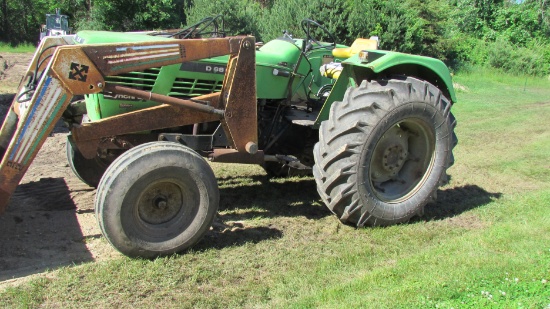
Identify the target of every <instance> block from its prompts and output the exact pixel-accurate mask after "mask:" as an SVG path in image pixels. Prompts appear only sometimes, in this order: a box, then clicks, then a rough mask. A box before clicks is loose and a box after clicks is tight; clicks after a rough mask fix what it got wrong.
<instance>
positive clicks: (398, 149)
mask: <svg viewBox="0 0 550 309" xmlns="http://www.w3.org/2000/svg"><path fill="white" fill-rule="evenodd" d="M406 158H407V151H406V150H405V148H404V147H403V146H402V145H401V144H394V145H391V146H389V147H388V148H386V150H384V157H383V159H382V164H383V167H384V169H385V170H386V171H388V172H390V173H392V174H396V173H397V172H398V171H399V170H401V168H402V167H403V164H404V163H405V159H406Z"/></svg>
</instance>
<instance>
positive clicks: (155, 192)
mask: <svg viewBox="0 0 550 309" xmlns="http://www.w3.org/2000/svg"><path fill="white" fill-rule="evenodd" d="M183 204H184V203H183V193H182V189H181V188H180V187H179V186H178V185H176V184H174V183H172V182H160V183H155V184H152V185H151V186H149V187H148V188H146V189H145V190H144V192H143V194H142V195H141V197H140V198H139V202H138V209H137V210H138V215H139V217H140V218H141V220H143V221H144V222H146V223H149V224H162V223H166V222H169V221H170V220H172V219H173V218H175V217H176V216H177V215H178V213H179V212H180V211H181V209H182V207H183Z"/></svg>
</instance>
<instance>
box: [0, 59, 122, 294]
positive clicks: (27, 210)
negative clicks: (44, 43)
mask: <svg viewBox="0 0 550 309" xmlns="http://www.w3.org/2000/svg"><path fill="white" fill-rule="evenodd" d="M1 56H2V58H1V59H0V68H2V69H3V70H2V74H1V76H0V79H1V84H2V86H1V89H0V120H3V119H4V116H5V114H6V112H7V110H8V109H9V106H10V105H11V101H12V100H13V97H14V92H15V91H16V87H17V85H18V84H19V81H20V79H21V77H22V76H23V74H24V73H25V72H26V67H27V65H28V63H29V62H30V59H31V57H32V54H9V53H4V54H2V55H1ZM2 62H4V64H2ZM6 63H7V64H6ZM67 134H68V131H67V129H65V128H63V127H61V126H60V125H58V126H57V127H56V128H55V129H54V132H53V134H52V135H51V136H50V137H49V138H48V139H47V140H46V142H45V144H44V146H43V147H42V148H41V150H40V152H39V153H38V156H37V157H36V159H35V160H34V162H33V163H32V165H31V166H30V168H29V170H28V171H27V173H26V175H25V177H24V178H23V180H22V181H21V183H20V185H19V186H18V188H17V190H16V191H15V193H14V195H13V196H12V198H11V200H10V202H9V204H8V208H7V211H6V213H5V214H4V215H2V216H0V289H1V288H4V287H6V286H11V285H14V284H17V283H18V282H20V281H22V280H25V279H24V277H25V276H29V275H32V274H38V273H41V272H44V271H45V270H48V269H55V268H57V267H60V266H66V265H73V264H79V263H84V262H89V261H96V260H102V259H108V258H111V257H113V256H118V255H119V254H118V253H117V252H116V251H115V250H114V249H113V248H112V247H111V246H109V245H108V244H107V242H106V241H105V240H103V239H102V238H100V235H101V233H100V230H99V227H98V225H97V222H96V219H95V216H94V205H93V201H94V197H95V189H94V188H91V187H88V186H87V185H85V184H83V183H82V182H81V181H80V180H79V179H78V178H77V177H76V176H75V175H74V174H73V173H72V171H71V169H70V167H69V165H68V163H67V159H66V155H65V141H66V136H67Z"/></svg>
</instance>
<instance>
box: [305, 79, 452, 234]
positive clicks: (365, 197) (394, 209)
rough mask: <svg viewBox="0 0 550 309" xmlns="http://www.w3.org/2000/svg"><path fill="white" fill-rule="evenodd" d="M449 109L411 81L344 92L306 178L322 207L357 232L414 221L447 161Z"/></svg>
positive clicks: (430, 89) (432, 91) (435, 92)
mask: <svg viewBox="0 0 550 309" xmlns="http://www.w3.org/2000/svg"><path fill="white" fill-rule="evenodd" d="M450 109H451V102H450V101H449V100H448V99H447V98H446V97H445V96H444V95H443V94H442V92H441V91H440V90H439V89H437V88H436V87H435V86H433V85H432V84H430V83H428V82H425V81H421V80H419V79H416V78H411V77H408V78H405V77H403V78H395V79H389V80H374V81H370V82H367V81H364V82H363V83H362V84H361V85H360V86H359V87H357V88H349V89H348V91H347V92H346V94H345V96H344V100H343V101H342V102H335V103H334V104H333V105H332V107H331V110H330V116H329V119H328V120H327V121H324V122H323V123H322V124H321V127H320V130H319V135H320V136H319V142H318V143H317V144H316V145H315V148H314V158H315V166H314V168H313V174H314V176H315V180H316V183H317V190H318V192H319V194H320V195H321V197H322V199H323V201H324V202H325V204H326V205H327V206H328V208H329V209H330V210H331V211H332V212H333V213H335V214H336V215H337V216H338V217H339V218H340V220H341V221H342V222H344V223H347V224H352V225H355V226H357V227H362V226H365V225H370V226H379V225H382V226H384V225H391V224H396V223H400V222H406V221H408V220H409V219H410V218H411V217H412V216H414V215H415V214H418V215H421V214H422V213H423V210H424V207H425V205H426V204H427V203H428V202H430V201H432V200H434V199H435V196H436V192H437V188H438V187H439V186H440V185H441V184H443V183H445V182H446V180H447V174H446V170H447V168H448V167H450V166H451V165H452V164H453V162H454V159H453V155H452V150H453V147H454V146H455V145H456V142H457V139H456V135H455V134H454V132H453V129H454V127H455V125H456V121H455V118H454V117H453V115H452V114H451V112H450Z"/></svg>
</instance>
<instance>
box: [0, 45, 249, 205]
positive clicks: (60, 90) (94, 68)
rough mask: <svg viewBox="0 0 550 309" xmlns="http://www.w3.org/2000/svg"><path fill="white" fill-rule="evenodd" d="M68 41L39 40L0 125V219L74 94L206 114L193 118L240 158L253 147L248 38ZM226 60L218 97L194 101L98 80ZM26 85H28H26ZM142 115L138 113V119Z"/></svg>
mask: <svg viewBox="0 0 550 309" xmlns="http://www.w3.org/2000/svg"><path fill="white" fill-rule="evenodd" d="M70 42H72V40H71V37H70V36H66V37H62V38H47V39H45V40H43V41H42V43H41V44H40V46H39V48H38V50H37V52H36V53H35V55H34V57H33V60H32V61H31V64H30V65H29V69H28V70H27V74H26V75H25V76H24V78H23V80H22V82H21V84H20V86H19V90H18V95H17V96H16V98H15V99H14V101H13V103H12V106H11V108H10V110H9V112H8V115H7V116H6V118H5V120H4V123H3V125H2V129H1V131H0V156H1V158H2V160H1V163H0V214H2V213H3V212H4V211H5V209H6V207H7V204H8V202H9V199H10V197H11V195H12V194H13V192H14V191H15V188H16V187H17V185H18V184H19V182H20V181H21V179H22V178H23V176H24V175H25V172H26V171H27V169H28V168H29V166H30V164H31V163H32V161H33V159H34V158H35V156H36V155H37V153H38V151H39V150H40V148H41V146H42V145H43V143H44V142H45V140H46V137H47V136H48V135H49V134H50V133H51V131H52V130H53V127H54V126H55V124H56V122H57V121H58V120H59V119H60V118H61V116H62V114H63V112H64V111H65V109H66V108H67V106H68V105H69V103H70V102H71V100H72V98H73V97H74V96H75V95H86V94H94V93H100V92H109V93H114V94H123V93H128V92H132V91H133V92H134V95H136V96H138V97H147V99H149V100H153V101H156V102H159V103H164V104H168V105H173V106H177V107H180V109H178V110H181V108H183V109H185V110H186V111H188V112H189V111H193V113H198V114H199V115H205V114H207V115H211V116H210V117H204V116H202V117H197V118H196V119H205V118H206V119H215V120H220V121H221V122H222V124H223V125H224V129H225V130H226V134H227V136H228V137H229V139H230V140H231V142H232V145H233V147H234V148H235V149H236V151H238V152H246V149H249V147H248V146H246V145H250V143H253V144H255V143H257V127H256V126H257V124H256V93H255V89H256V87H255V64H254V62H255V49H254V38H253V37H229V38H213V39H193V40H163V41H158V42H139V43H124V44H98V45H74V44H72V43H70ZM227 54H229V55H230V61H229V62H228V68H227V70H226V76H225V79H224V86H223V88H222V91H221V93H220V94H219V95H214V96H209V97H208V98H209V100H204V101H201V100H200V97H199V98H195V99H194V100H182V99H177V98H172V97H167V96H163V95H157V94H153V93H146V92H141V93H137V94H136V93H135V91H136V90H135V89H131V88H127V87H120V86H115V85H110V84H108V83H106V82H105V77H106V76H112V75H118V74H122V73H127V72H132V71H140V70H144V69H148V68H153V67H160V66H164V65H170V64H177V63H182V62H186V61H194V60H199V59H203V58H209V57H215V56H222V55H227ZM29 79H36V80H34V81H33V80H31V81H29V82H27V83H26V81H28V80H29ZM250 83H253V85H251V84H250ZM28 85H31V86H32V85H34V86H32V87H28ZM245 85H246V87H244V86H245ZM243 89H246V91H244V90H243ZM24 92H26V93H27V94H28V95H29V96H30V95H32V96H31V97H30V98H28V99H27V100H25V99H24V98H25V95H21V94H23V93H24ZM212 100H217V101H218V102H212ZM205 103H208V104H205ZM244 106H246V108H244V109H243V107H244ZM238 110H245V111H246V112H238ZM142 114H143V113H142ZM147 115H148V114H147V112H145V117H146V116H147ZM191 118H193V117H191ZM192 120H193V119H192ZM243 125H244V126H246V127H247V130H238V128H237V126H243ZM88 126H90V127H92V128H97V129H99V131H102V130H101V128H102V126H105V125H104V124H102V123H98V124H96V125H94V123H91V124H89V125H88ZM111 126H112V121H111ZM82 127H84V125H83V126H82ZM103 131H105V130H103ZM106 131H108V132H106V133H105V134H112V132H111V131H112V130H111V131H109V130H106ZM73 132H83V130H80V131H79V128H78V127H77V128H75V129H73ZM99 137H101V136H99ZM95 138H98V136H95ZM245 146H246V147H245ZM252 149H254V147H252Z"/></svg>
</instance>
